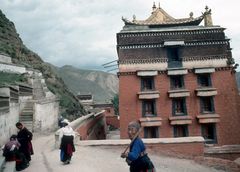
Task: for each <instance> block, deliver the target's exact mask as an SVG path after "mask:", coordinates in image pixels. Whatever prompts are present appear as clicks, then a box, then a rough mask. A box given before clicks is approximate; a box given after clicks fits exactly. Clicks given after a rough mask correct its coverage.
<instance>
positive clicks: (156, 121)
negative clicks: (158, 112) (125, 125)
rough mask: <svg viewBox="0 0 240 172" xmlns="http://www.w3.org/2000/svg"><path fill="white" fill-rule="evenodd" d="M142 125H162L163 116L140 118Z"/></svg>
mask: <svg viewBox="0 0 240 172" xmlns="http://www.w3.org/2000/svg"><path fill="white" fill-rule="evenodd" d="M139 120H140V122H141V126H143V127H154V126H161V125H162V118H160V117H143V118H140V119H139Z"/></svg>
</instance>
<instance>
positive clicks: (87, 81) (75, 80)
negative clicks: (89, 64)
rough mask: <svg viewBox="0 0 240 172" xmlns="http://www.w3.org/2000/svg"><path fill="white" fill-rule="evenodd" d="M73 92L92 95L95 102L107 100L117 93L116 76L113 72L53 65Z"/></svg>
mask: <svg viewBox="0 0 240 172" xmlns="http://www.w3.org/2000/svg"><path fill="white" fill-rule="evenodd" d="M53 70H54V71H55V72H56V73H57V74H58V75H59V76H60V77H61V78H62V79H63V81H64V82H65V84H66V85H67V86H68V88H69V89H70V91H72V93H73V94H75V95H77V94H89V93H91V94H92V95H93V99H94V101H95V102H97V103H100V102H101V103H103V102H109V101H110V100H111V99H112V98H113V96H114V95H115V94H117V93H118V78H117V76H116V75H114V74H110V73H106V72H102V71H95V70H84V69H78V68H75V67H73V66H69V65H67V66H63V67H61V68H56V67H53Z"/></svg>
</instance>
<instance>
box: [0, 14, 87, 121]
mask: <svg viewBox="0 0 240 172" xmlns="http://www.w3.org/2000/svg"><path fill="white" fill-rule="evenodd" d="M0 53H4V54H8V55H9V56H11V57H12V61H13V63H17V64H23V65H25V66H26V67H31V68H34V69H37V70H39V71H41V72H42V73H43V76H44V78H45V79H46V83H47V86H48V88H49V89H50V90H51V91H52V92H54V93H55V94H57V95H58V96H59V97H60V106H61V112H62V114H63V115H65V116H66V115H71V118H72V119H73V118H76V117H78V116H81V115H83V114H86V112H85V110H84V109H83V107H82V105H81V104H79V102H78V101H77V99H76V98H75V97H74V95H73V94H72V93H71V92H70V91H69V90H68V89H67V87H66V85H65V84H64V82H63V80H62V79H61V78H60V77H58V76H57V75H56V74H55V73H54V72H53V71H52V69H51V67H50V65H49V64H47V63H45V62H44V61H43V60H42V59H41V58H40V57H39V56H38V55H37V54H36V53H34V52H32V51H31V50H29V49H28V48H27V47H26V46H25V45H24V44H23V42H22V40H21V38H20V37H19V34H18V33H17V31H16V29H15V26H14V23H13V22H11V21H10V20H8V19H7V18H6V16H5V15H4V14H3V13H2V11H1V10H0Z"/></svg>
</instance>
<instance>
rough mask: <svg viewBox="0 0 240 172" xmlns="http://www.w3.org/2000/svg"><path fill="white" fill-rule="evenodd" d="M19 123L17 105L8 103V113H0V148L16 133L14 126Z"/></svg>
mask: <svg viewBox="0 0 240 172" xmlns="http://www.w3.org/2000/svg"><path fill="white" fill-rule="evenodd" d="M18 121H19V104H18V103H10V110H9V112H6V113H2V112H0V146H2V145H3V144H5V143H6V141H8V140H9V138H10V136H11V135H12V134H16V133H17V128H16V127H15V124H16V123H17V122H18Z"/></svg>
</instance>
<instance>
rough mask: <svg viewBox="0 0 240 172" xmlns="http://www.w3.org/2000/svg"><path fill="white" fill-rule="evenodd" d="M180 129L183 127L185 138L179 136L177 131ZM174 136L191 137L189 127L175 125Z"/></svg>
mask: <svg viewBox="0 0 240 172" xmlns="http://www.w3.org/2000/svg"><path fill="white" fill-rule="evenodd" d="M178 127H183V128H182V129H183V136H179V135H178V132H177V129H178ZM173 136H174V137H188V136H189V132H188V125H174V126H173Z"/></svg>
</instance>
